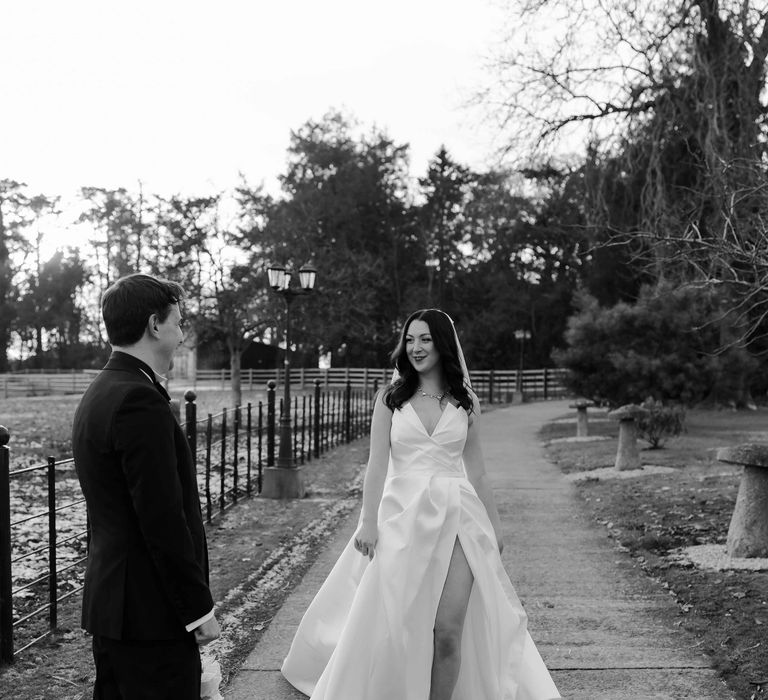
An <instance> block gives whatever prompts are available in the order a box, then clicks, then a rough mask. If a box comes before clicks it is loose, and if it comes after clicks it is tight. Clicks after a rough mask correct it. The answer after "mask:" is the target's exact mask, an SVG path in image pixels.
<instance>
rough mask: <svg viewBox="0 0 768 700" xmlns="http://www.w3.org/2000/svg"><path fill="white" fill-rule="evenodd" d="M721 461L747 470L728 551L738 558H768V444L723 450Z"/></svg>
mask: <svg viewBox="0 0 768 700" xmlns="http://www.w3.org/2000/svg"><path fill="white" fill-rule="evenodd" d="M717 459H718V460H719V461H721V462H725V463H726V464H740V465H741V466H742V467H744V469H743V471H742V474H741V483H740V484H739V493H738V495H737V496H736V505H735V507H734V509H733V515H732V516H731V523H730V525H729V526H728V540H727V541H726V545H725V549H726V551H727V552H728V556H731V557H738V558H757V557H759V558H762V557H768V444H766V445H759V444H754V443H746V444H743V445H736V446H735V447H723V448H721V449H720V450H718V451H717Z"/></svg>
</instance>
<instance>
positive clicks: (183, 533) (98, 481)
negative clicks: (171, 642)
mask: <svg viewBox="0 0 768 700" xmlns="http://www.w3.org/2000/svg"><path fill="white" fill-rule="evenodd" d="M142 370H143V372H142ZM144 372H146V374H144ZM147 375H148V376H147ZM150 377H154V373H153V372H152V369H151V368H150V367H149V366H148V365H146V364H145V363H144V362H141V361H140V360H138V359H137V358H135V357H133V356H131V355H128V354H126V353H122V352H113V353H112V356H111V357H110V358H109V362H108V363H107V365H106V367H105V368H104V369H103V370H102V372H101V373H100V374H99V375H98V376H97V377H96V379H94V381H93V382H92V383H91V385H90V386H89V387H88V389H87V390H86V392H85V394H84V395H83V398H82V399H81V401H80V404H79V406H78V408H77V411H76V413H75V419H74V424H73V430H72V451H73V454H74V458H75V470H76V472H77V475H78V478H79V479H80V485H81V487H82V489H83V494H84V495H85V500H86V505H87V508H88V517H89V521H90V527H91V537H90V548H89V553H88V564H87V568H86V573H85V589H84V592H83V618H82V619H83V627H85V629H86V630H87V631H88V632H90V633H92V634H98V635H102V636H105V637H110V638H113V639H126V640H128V639H133V640H164V639H177V638H183V637H184V636H185V635H188V634H189V633H188V632H187V631H186V630H185V626H186V625H188V624H190V623H191V622H194V621H195V620H198V619H200V618H201V617H203V616H204V615H206V614H207V613H208V612H210V611H211V609H212V608H213V600H212V598H211V593H210V590H209V588H208V552H207V548H206V542H205V530H204V527H203V519H202V514H201V511H200V500H199V495H198V490H197V481H196V476H195V465H194V460H193V458H192V454H191V451H190V449H189V446H188V444H187V441H186V439H185V437H184V433H183V432H182V430H181V427H180V426H179V425H178V423H177V422H176V420H175V419H174V417H173V414H172V413H171V409H170V406H169V405H168V399H167V394H165V392H164V390H162V389H161V388H158V386H156V385H155V384H154V383H153V379H150ZM161 392H162V393H161Z"/></svg>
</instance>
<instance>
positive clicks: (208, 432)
mask: <svg viewBox="0 0 768 700" xmlns="http://www.w3.org/2000/svg"><path fill="white" fill-rule="evenodd" d="M212 442H213V416H212V415H211V414H210V413H209V414H208V422H207V423H206V425H205V518H206V520H207V521H208V522H211V518H212V517H213V504H212V502H211V443H212Z"/></svg>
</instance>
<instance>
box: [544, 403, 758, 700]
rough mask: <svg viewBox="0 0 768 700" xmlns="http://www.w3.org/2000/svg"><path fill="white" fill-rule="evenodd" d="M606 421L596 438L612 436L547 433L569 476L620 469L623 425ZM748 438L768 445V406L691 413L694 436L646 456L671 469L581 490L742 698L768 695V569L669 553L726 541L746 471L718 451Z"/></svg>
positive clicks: (596, 427)
mask: <svg viewBox="0 0 768 700" xmlns="http://www.w3.org/2000/svg"><path fill="white" fill-rule="evenodd" d="M600 416H601V414H600V412H599V411H597V412H594V413H593V414H591V417H592V418H593V420H591V422H590V435H604V436H608V437H610V438H611V439H610V440H604V441H595V442H567V441H558V438H565V437H571V436H574V435H575V434H576V427H575V423H573V422H570V423H568V422H558V421H555V422H553V423H550V424H548V425H546V426H544V428H543V429H542V430H541V432H540V437H541V439H542V440H543V441H544V442H545V445H546V451H547V455H548V457H549V459H550V460H551V461H553V462H555V463H556V464H557V465H558V466H559V467H560V469H561V470H562V471H563V472H564V473H566V474H569V473H574V472H586V471H590V470H593V469H597V468H604V467H611V466H613V463H614V459H615V457H616V437H617V436H618V429H617V425H616V423H614V422H613V421H606V420H599V417H600ZM743 442H768V410H766V409H760V410H758V411H755V412H738V413H734V412H731V411H704V410H693V411H689V413H688V417H687V432H686V433H684V434H683V435H681V436H680V437H678V438H674V439H671V440H669V441H668V442H667V444H666V445H665V446H664V448H663V449H658V450H651V449H645V450H641V453H640V454H641V459H642V462H643V464H644V465H658V466H665V467H672V468H673V469H674V471H673V472H670V473H665V474H648V475H644V476H638V477H635V478H628V479H594V478H593V479H589V478H587V479H585V480H583V481H579V482H577V484H578V485H577V490H578V493H579V494H580V495H581V497H582V498H583V500H584V505H585V507H586V508H587V509H588V511H589V512H590V514H591V515H592V517H593V518H594V520H595V521H597V522H598V523H599V524H600V525H602V526H603V527H606V528H607V529H608V530H609V532H610V534H611V536H612V537H613V538H614V539H615V541H616V543H617V545H618V546H620V547H623V548H626V549H627V550H628V551H629V552H630V553H631V554H632V555H633V556H634V558H635V560H636V562H637V563H638V565H639V566H641V567H642V568H643V569H644V570H645V571H646V573H647V574H648V575H649V576H652V577H654V578H656V579H657V580H658V581H659V582H660V583H661V585H663V586H664V587H665V588H668V589H669V590H670V591H671V592H672V593H673V594H674V595H675V596H676V598H677V602H678V605H679V615H678V617H677V619H676V620H674V621H673V624H675V625H681V626H683V627H684V628H686V629H688V630H690V631H691V632H692V633H693V634H694V635H695V636H696V638H697V644H698V645H699V646H700V648H701V649H702V650H704V651H706V652H707V653H708V654H709V655H710V656H711V658H712V661H713V665H714V666H715V668H717V669H718V670H719V671H720V673H721V674H722V676H723V678H724V679H725V680H726V682H727V683H728V685H729V687H730V688H731V689H732V690H733V691H734V693H735V694H736V697H738V698H745V699H748V700H757V699H758V698H768V571H763V572H752V571H730V570H729V571H707V570H700V569H697V568H695V567H693V566H690V565H683V564H680V563H679V562H678V561H676V560H675V557H674V556H670V554H673V552H674V550H676V549H678V548H680V547H687V546H692V545H698V544H723V543H724V542H725V539H726V535H727V532H728V524H729V522H730V518H731V514H732V512H733V507H734V504H735V501H736V493H737V490H738V485H739V480H740V468H739V467H734V466H733V465H727V464H723V463H721V462H718V461H717V460H716V457H715V455H716V451H717V448H719V447H724V446H728V445H735V444H739V443H743ZM640 444H641V446H642V445H643V444H644V443H642V442H641V443H640Z"/></svg>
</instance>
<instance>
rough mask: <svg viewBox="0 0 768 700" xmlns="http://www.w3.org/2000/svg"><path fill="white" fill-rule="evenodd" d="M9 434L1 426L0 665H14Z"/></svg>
mask: <svg viewBox="0 0 768 700" xmlns="http://www.w3.org/2000/svg"><path fill="white" fill-rule="evenodd" d="M10 439H11V434H10V433H9V432H8V429H7V428H6V427H5V426H2V425H0V661H4V662H5V663H9V664H10V663H13V597H12V593H11V591H12V586H11V490H10V481H11V478H10V474H9V473H10V469H11V451H10V450H9V449H8V441H9V440H10Z"/></svg>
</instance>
